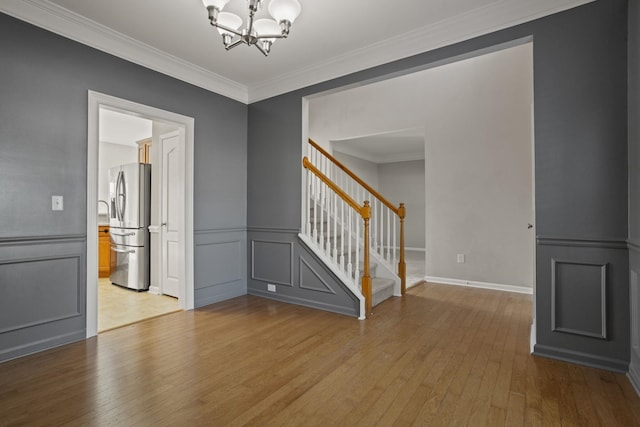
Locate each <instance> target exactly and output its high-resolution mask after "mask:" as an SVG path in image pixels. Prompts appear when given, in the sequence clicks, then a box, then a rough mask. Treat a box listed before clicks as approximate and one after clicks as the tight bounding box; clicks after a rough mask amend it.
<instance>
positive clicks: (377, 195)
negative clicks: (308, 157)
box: [309, 138, 405, 218]
mask: <svg viewBox="0 0 640 427" xmlns="http://www.w3.org/2000/svg"><path fill="white" fill-rule="evenodd" d="M309 144H311V145H312V146H313V147H314V148H315V149H316V150H318V151H319V152H321V153H322V154H324V155H325V156H326V157H327V158H328V159H329V160H331V162H333V163H334V164H335V165H336V166H338V167H339V168H340V169H342V171H343V172H344V173H346V174H347V175H349V176H350V177H351V178H353V180H354V181H356V182H357V183H358V184H360V185H361V186H362V187H363V188H364V189H366V190H367V191H368V192H369V193H371V194H372V195H373V196H374V197H375V198H376V199H378V200H380V201H381V202H382V203H383V204H384V205H385V206H386V207H388V208H389V209H391V211H392V212H393V213H395V214H396V215H398V216H399V217H400V218H404V215H405V211H404V210H402V209H400V208H399V207H396V206H394V205H393V203H391V202H390V201H388V200H387V199H385V198H384V196H382V195H381V194H380V193H378V192H377V191H376V190H375V189H374V188H373V187H371V186H370V185H369V184H367V183H366V182H364V181H363V180H362V178H360V177H359V176H358V175H356V174H355V173H353V172H351V170H350V169H349V168H348V167H346V166H345V165H343V164H342V163H341V162H340V160H338V159H336V158H335V157H333V156H332V155H331V154H330V153H328V152H327V151H326V150H325V149H324V148H322V147H321V146H320V145H318V143H317V142H315V141H314V140H313V139H311V138H309Z"/></svg>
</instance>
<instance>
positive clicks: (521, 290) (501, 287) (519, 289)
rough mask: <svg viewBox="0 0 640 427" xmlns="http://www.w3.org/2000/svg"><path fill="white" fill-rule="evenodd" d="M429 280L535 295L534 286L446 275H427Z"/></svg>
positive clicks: (445, 283) (444, 283)
mask: <svg viewBox="0 0 640 427" xmlns="http://www.w3.org/2000/svg"><path fill="white" fill-rule="evenodd" d="M424 280H426V281H427V282H433V283H441V284H443V285H455V286H466V287H469V288H480V289H491V290H493V291H502V292H515V293H518V294H528V295H533V288H525V287H523V286H514V285H502V284H499V283H487V282H475V281H473V280H459V279H449V278H446V277H435V276H425V278H424Z"/></svg>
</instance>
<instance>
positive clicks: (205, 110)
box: [0, 14, 247, 360]
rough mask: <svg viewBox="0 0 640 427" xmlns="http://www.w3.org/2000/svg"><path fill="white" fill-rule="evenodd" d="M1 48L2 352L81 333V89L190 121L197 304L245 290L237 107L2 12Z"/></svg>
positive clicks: (4, 355)
mask: <svg viewBox="0 0 640 427" xmlns="http://www.w3.org/2000/svg"><path fill="white" fill-rule="evenodd" d="M0 52H2V66H0V93H1V94H2V100H1V101H0V295H1V296H2V298H1V301H2V302H1V303H0V304H1V306H0V311H1V312H2V314H1V315H0V360H3V359H8V358H12V357H15V356H18V355H21V354H26V353H29V352H33V351H37V350H39V349H42V348H46V347H50V346H53V345H56V344H61V343H64V342H69V341H73V340H78V339H82V338H83V337H84V336H85V325H86V307H85V299H86V297H85V295H86V283H85V275H86V273H85V271H84V269H85V264H86V260H85V258H86V215H87V213H86V193H87V189H86V181H87V171H86V164H87V91H88V90H94V91H97V92H102V93H106V94H109V95H113V96H117V97H121V98H125V99H128V100H131V101H134V102H139V103H142V104H146V105H150V106H153V107H157V108H161V109H165V110H168V111H172V112H176V113H180V114H183V115H186V116H190V117H194V118H195V165H194V174H195V183H194V185H195V189H194V191H195V206H194V226H195V230H196V236H195V245H196V247H195V257H196V262H195V277H196V284H195V286H196V292H195V303H196V305H198V306H200V305H203V304H206V303H209V302H212V301H215V300H217V299H221V298H225V297H228V296H235V295H240V294H244V293H246V281H245V277H246V262H245V254H246V250H245V241H246V230H245V227H246V176H247V175H246V156H247V154H246V153H247V146H246V138H247V106H246V105H243V104H241V103H239V102H236V101H233V100H230V99H227V98H224V97H222V96H219V95H216V94H213V93H211V92H208V91H205V90H203V89H200V88H197V87H195V86H192V85H189V84H187V83H184V82H181V81H178V80H175V79H172V78H170V77H167V76H165V75H162V74H159V73H157V72H153V71H150V70H148V69H146V68H143V67H140V66H137V65H134V64H131V63H128V62H126V61H124V60H121V59H118V58H115V57H113V56H110V55H108V54H105V53H102V52H99V51H97V50H95V49H92V48H90V47H87V46H84V45H81V44H78V43H75V42H72V41H70V40H67V39H65V38H63V37H60V36H57V35H54V34H52V33H49V32H47V31H44V30H42V29H39V28H36V27H34V26H31V25H29V24H26V23H24V22H21V21H18V20H16V19H13V18H11V17H8V16H6V15H1V14H0ZM51 195H62V196H64V208H65V209H64V211H63V212H52V211H51ZM233 241H235V242H238V243H237V244H239V245H240V250H239V257H240V258H238V259H233V260H232V263H233V265H232V266H228V265H225V264H222V263H220V262H219V261H218V260H212V259H211V257H214V256H215V255H216V254H217V253H218V252H216V250H215V249H213V248H215V247H216V246H215V245H216V244H217V243H226V242H233ZM228 269H232V273H229V271H228Z"/></svg>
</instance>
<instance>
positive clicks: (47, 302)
mask: <svg viewBox="0 0 640 427" xmlns="http://www.w3.org/2000/svg"><path fill="white" fill-rule="evenodd" d="M85 265H86V262H85V240H84V237H74V236H70V237H57V238H54V237H43V238H41V239H35V238H29V239H15V240H12V241H4V242H0V295H1V298H0V361H2V360H8V359H12V358H15V357H18V356H22V355H25V354H29V353H33V352H35V351H39V350H43V349H46V348H49V347H54V346H56V345H60V344H64V343H67V342H72V341H77V340H80V339H83V338H84V337H85V327H86V315H85V313H86V310H85V301H86V297H85V295H86V279H85V278H86V274H85Z"/></svg>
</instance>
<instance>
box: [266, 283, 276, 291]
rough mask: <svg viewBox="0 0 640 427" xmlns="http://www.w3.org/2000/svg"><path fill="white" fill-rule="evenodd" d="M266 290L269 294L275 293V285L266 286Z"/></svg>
mask: <svg viewBox="0 0 640 427" xmlns="http://www.w3.org/2000/svg"><path fill="white" fill-rule="evenodd" d="M267 290H268V291H269V292H275V291H276V285H272V284H271V283H268V284H267Z"/></svg>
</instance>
